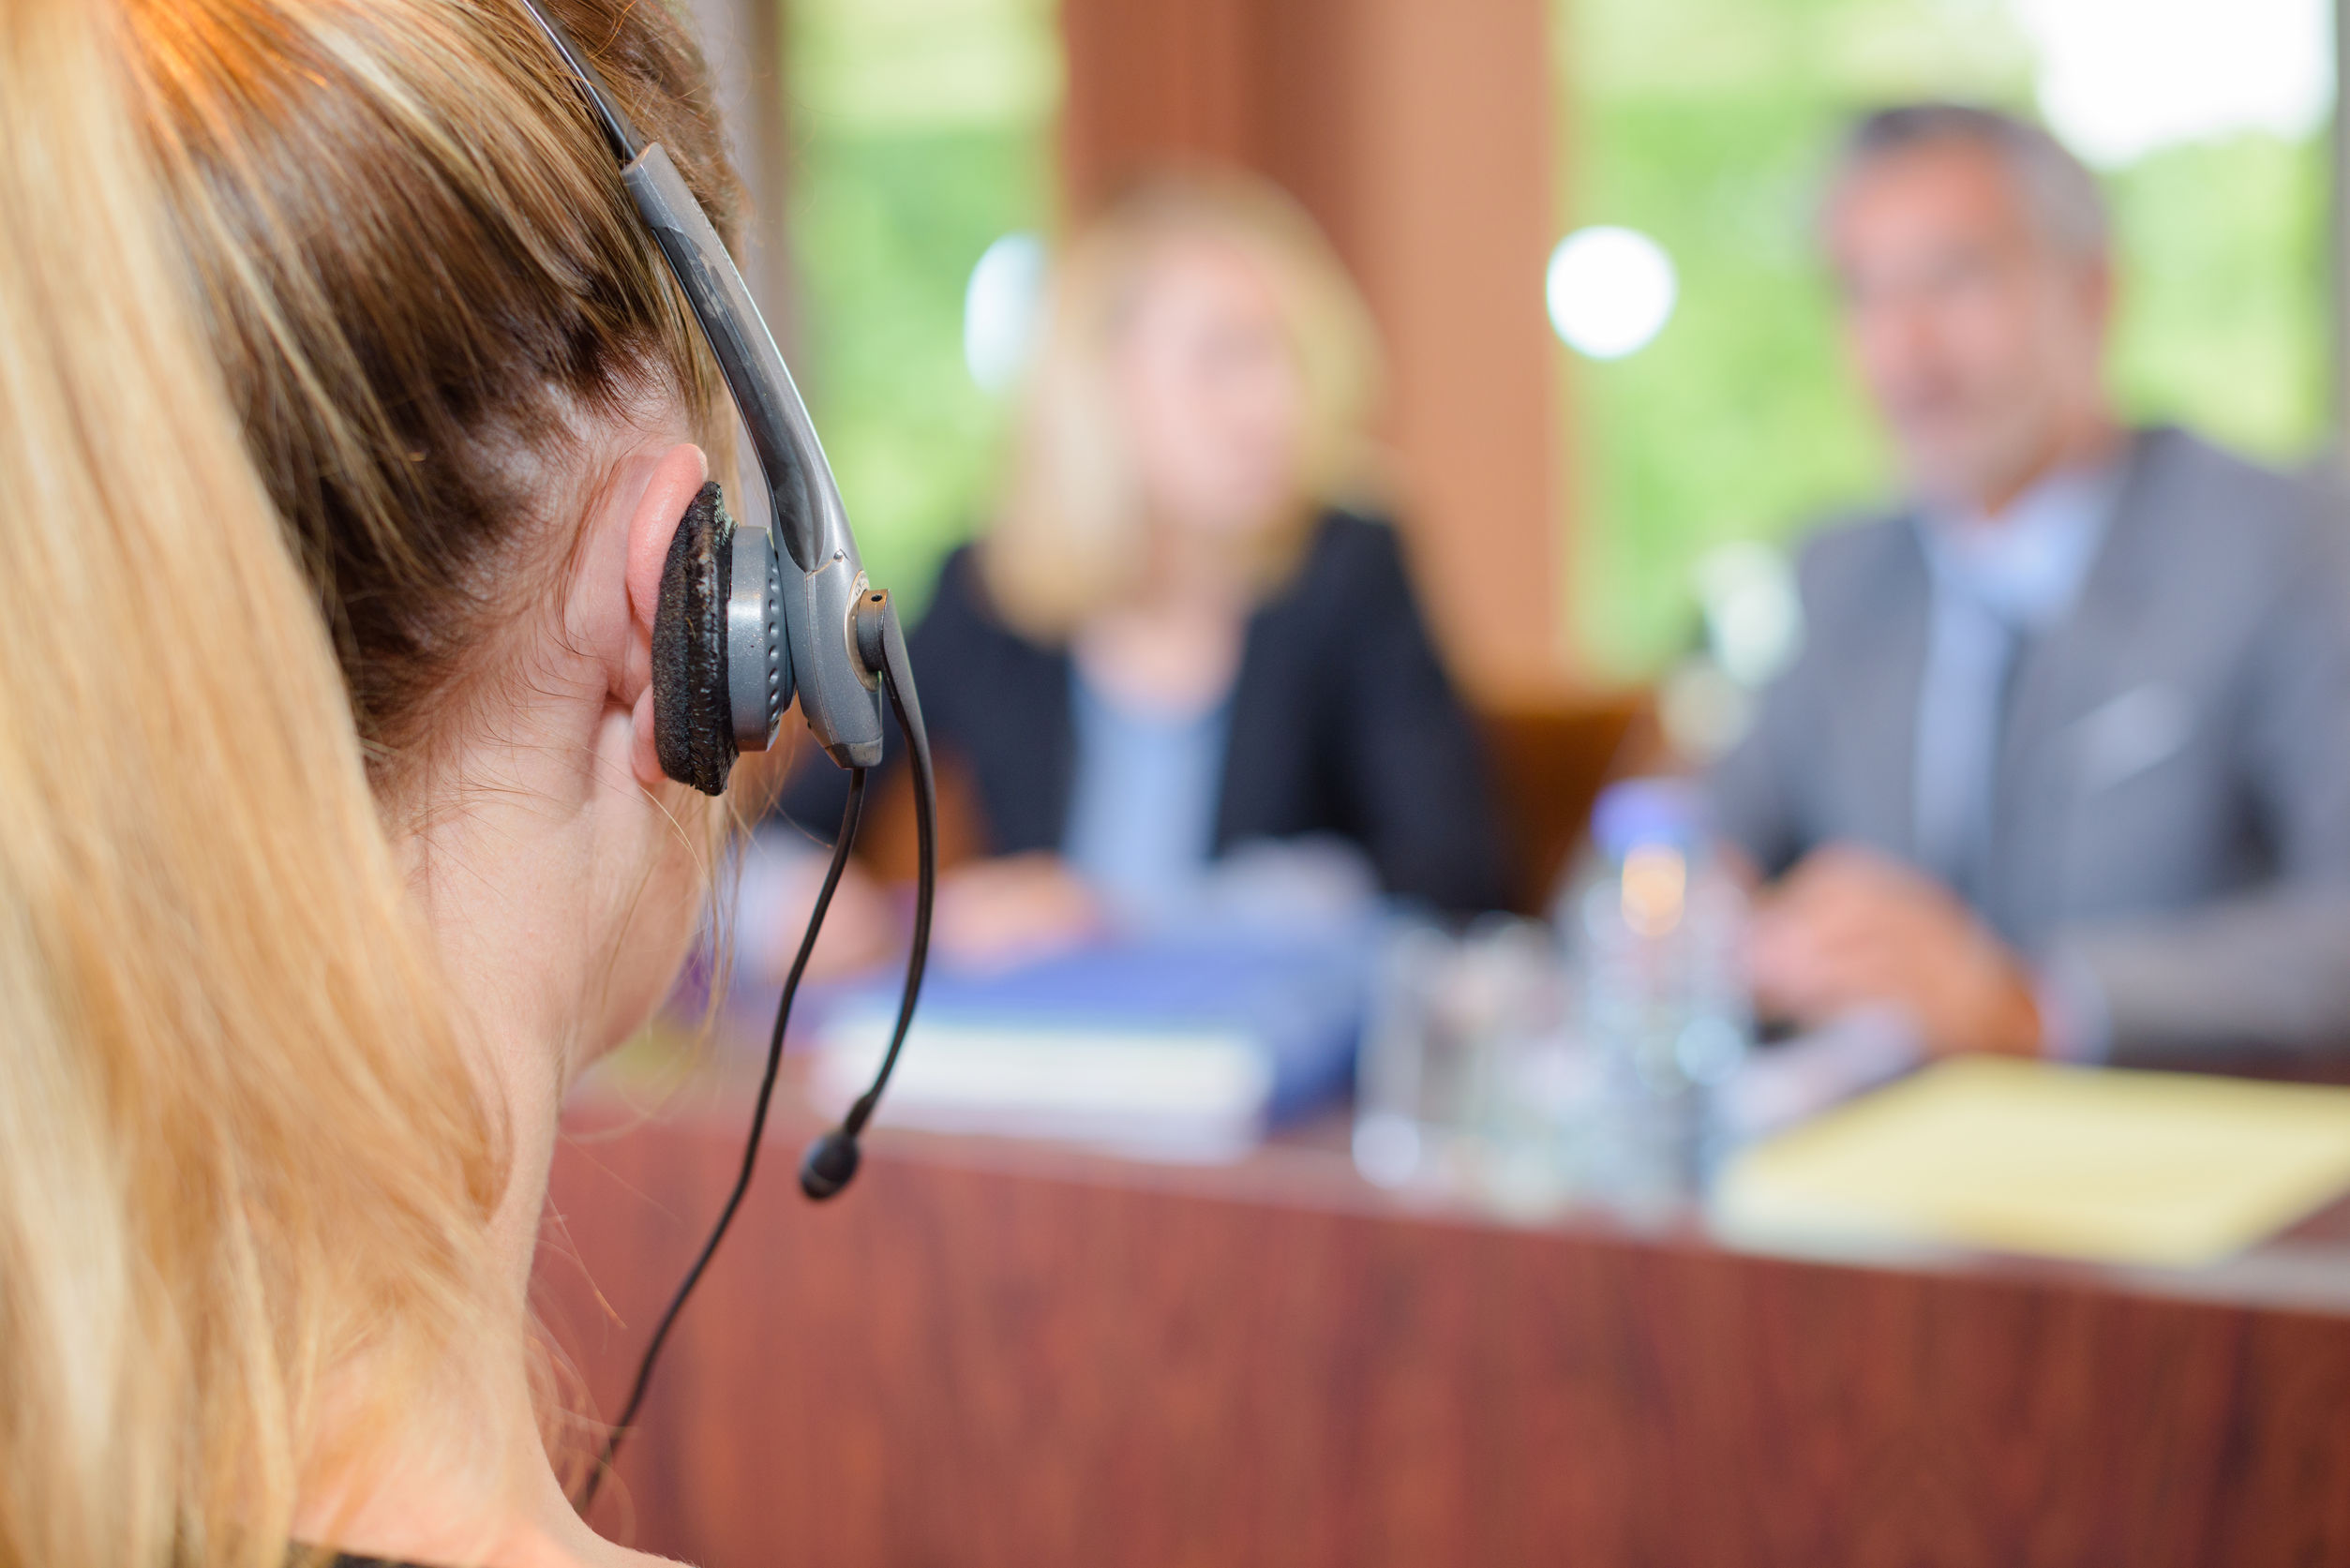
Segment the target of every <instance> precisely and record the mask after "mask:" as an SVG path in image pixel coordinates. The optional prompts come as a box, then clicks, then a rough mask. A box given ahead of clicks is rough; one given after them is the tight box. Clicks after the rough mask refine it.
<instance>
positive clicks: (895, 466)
mask: <svg viewBox="0 0 2350 1568" xmlns="http://www.w3.org/2000/svg"><path fill="white" fill-rule="evenodd" d="M789 7H790V9H789V15H790V31H789V41H788V46H787V47H788V51H789V61H788V67H789V77H788V79H789V82H790V84H791V93H792V102H791V106H790V107H791V113H792V154H793V157H792V160H791V172H790V175H789V180H790V186H789V188H788V189H787V190H786V202H787V203H788V206H789V211H790V218H791V229H792V241H793V252H794V256H795V260H796V262H797V265H798V267H799V271H800V280H801V296H800V309H799V311H798V337H799V366H800V368H801V372H802V380H803V381H804V383H805V390H806V394H807V397H808V400H809V404H810V412H811V413H812V414H813V415H814V416H815V418H816V427H817V429H818V430H819V431H820V432H821V433H822V436H823V439H824V444H825V452H826V455H828V456H830V457H831V461H832V466H833V469H834V471H835V472H836V473H837V474H838V476H839V478H840V482H841V493H842V497H843V499H844V500H846V502H847V505H848V511H849V515H850V517H851V518H852V519H853V520H854V522H855V523H856V527H857V538H858V542H859V545H860V546H861V549H862V551H863V554H864V557H865V566H866V570H867V571H868V572H869V573H871V575H872V576H873V579H874V580H875V581H876V582H877V583H881V584H885V585H887V586H888V587H890V588H891V590H894V591H895V592H897V593H898V595H899V596H900V598H901V600H902V601H903V602H905V603H906V604H907V605H908V606H909V608H917V609H918V608H919V607H920V605H921V603H922V601H923V600H924V598H925V597H926V595H927V594H928V592H929V590H930V586H931V581H932V577H933V575H934V573H935V572H936V565H937V561H938V559H939V557H941V556H942V555H944V554H945V552H946V551H947V550H948V549H949V548H950V547H951V546H952V545H954V544H955V543H956V542H957V541H959V540H961V539H962V538H964V537H965V536H966V535H967V534H968V533H969V532H970V530H972V529H973V528H974V527H976V526H977V525H978V523H979V522H980V521H981V520H982V514H983V511H984V508H985V506H986V505H987V499H988V497H989V495H990V494H991V493H992V491H993V488H994V482H995V465H996V462H997V459H998V452H999V448H1000V445H1001V437H1002V424H1003V418H1004V410H1003V408H1002V407H1001V406H1000V405H999V404H998V403H997V402H996V401H995V400H994V399H992V398H990V397H989V396H987V395H985V394H983V393H981V392H980V390H979V388H978V387H976V386H974V385H973V384H972V382H971V378H970V376H969V374H968V373H967V371H966V370H965V366H964V363H963V293H964V287H965V283H966V282H967V281H968V279H969V277H970V274H971V267H972V264H973V263H974V262H976V261H978V260H979V258H980V252H981V251H983V250H985V249H986V248H987V246H988V245H989V243H990V242H992V241H994V240H995V238H997V237H998V236H999V235H1001V234H1004V233H1005V232H1007V231H1011V230H1016V229H1040V228H1044V227H1046V226H1047V225H1048V223H1049V221H1050V218H1051V216H1052V212H1053V207H1054V202H1055V193H1054V188H1053V187H1054V173H1055V166H1054V155H1053V147H1052V129H1053V118H1054V114H1055V111H1056V109H1057V107H1058V105H1059V101H1060V82H1061V74H1060V73H1061V67H1060V57H1059V40H1058V37H1057V35H1056V33H1055V24H1054V10H1053V6H1052V0H789Z"/></svg>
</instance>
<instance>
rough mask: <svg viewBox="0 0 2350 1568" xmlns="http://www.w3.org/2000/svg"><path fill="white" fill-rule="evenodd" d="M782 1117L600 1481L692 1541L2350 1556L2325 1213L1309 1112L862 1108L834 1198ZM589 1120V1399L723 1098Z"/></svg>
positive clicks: (1885, 1557) (1139, 1556)
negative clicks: (1439, 1130) (1924, 1233)
mask: <svg viewBox="0 0 2350 1568" xmlns="http://www.w3.org/2000/svg"><path fill="white" fill-rule="evenodd" d="M784 1120H786V1123H787V1124H788V1125H786V1126H785V1127H780V1128H779V1129H778V1131H777V1133H776V1137H775V1142H774V1143H773V1145H772V1146H771V1148H770V1150H769V1152H768V1156H767V1157H768V1159H769V1160H770V1161H771V1163H769V1164H768V1165H766V1166H765V1167H764V1168H763V1170H762V1172H761V1179H760V1181H759V1183H758V1184H757V1186H756V1187H754V1189H753V1191H752V1194H751V1197H750V1199H749V1201H748V1202H747V1203H746V1205H745V1207H744V1210H743V1212H742V1215H741V1220H740V1221H739V1223H738V1226H737V1229H736V1231H735V1233H734V1235H733V1237H732V1238H731V1239H730V1240H729V1242H728V1243H727V1246H726V1250H725V1251H724V1252H722V1253H721V1254H720V1256H719V1260H718V1262H717V1263H716V1264H715V1266H714V1267H713V1270H712V1272H711V1276H710V1277H709V1278H708V1279H707V1280H706V1281H705V1282H704V1284H703V1287H702V1290H701V1293H700V1295H699V1296H698V1297H697V1299H696V1301H695V1303H694V1305H693V1307H692V1308H691V1309H690V1310H689V1312H688V1315H687V1317H686V1319H685V1322H684V1324H683V1326H682V1327H681V1330H680V1332H679V1334H678V1336H677V1337H676V1338H675V1339H674V1340H673V1341H672V1343H671V1347H670V1350H669V1351H668V1354H667V1357H666V1361H665V1364H664V1367H663V1371H662V1374H661V1377H660V1379H659V1381H658V1382H657V1384H656V1387H655V1390H654V1393H653V1396H652V1397H651V1401H650V1404H649V1406H648V1409H647V1411H646V1414H645V1417H644V1420H643V1422H642V1425H641V1426H640V1429H639V1431H638V1433H637V1434H636V1438H635V1439H634V1440H633V1441H632V1443H631V1445H630V1447H629V1448H628V1450H627V1453H626V1455H625V1456H624V1458H623V1460H622V1462H621V1471H620V1477H619V1483H618V1484H616V1485H612V1486H607V1487H606V1495H605V1498H604V1499H603V1500H602V1501H600V1502H599V1503H598V1506H597V1519H598V1522H599V1523H600V1524H602V1525H603V1526H604V1527H605V1528H606V1529H607V1530H610V1531H614V1532H616V1533H618V1534H620V1535H621V1537H622V1538H623V1539H626V1540H630V1541H632V1542H633V1543H635V1544H636V1545H639V1546H645V1547H647V1548H650V1549H653V1550H657V1551H660V1552H665V1553H668V1554H672V1555H676V1556H679V1557H682V1558H684V1559H686V1560H688V1561H694V1562H697V1563H703V1564H709V1565H712V1568H736V1565H743V1564H767V1563H802V1562H804V1563H810V1564H821V1565H823V1568H865V1565H876V1564H882V1565H895V1564H905V1565H907V1568H932V1565H939V1568H944V1565H950V1564H1004V1565H1008V1568H1009V1565H1015V1564H1016V1565H1019V1568H1049V1565H1053V1564H1062V1563H1067V1564H1073V1565H1084V1568H1113V1565H1122V1564H1153V1565H1157V1564H1191V1563H1200V1564H1209V1563H1212V1564H1220V1565H1223V1564H1231V1565H1242V1564H1257V1563H1263V1564H1268V1565H1271V1564H1279V1565H1280V1568H1308V1565H1317V1564H1349V1565H1353V1564H1390V1563H1392V1564H1412V1565H1414V1568H1418V1565H1426V1564H1514V1563H1546V1564H1547V1563H1574V1564H1597V1565H1609V1564H1651V1563H1654V1564H1660V1565H1667V1564H1670V1565H1678V1564H1692V1565H1724V1568H1727V1565H1736V1564H1781V1563H1784V1564H1804V1565H1806V1568H1809V1565H1815V1564H1837V1563H1854V1564H1877V1563H1884V1564H1900V1565H1904V1568H1908V1565H1941V1564H1951V1565H1957V1564H1978V1563H1980V1564H2000V1565H2002V1568H2006V1565H2024V1564H2041V1563H2045V1564H2063V1565H2067V1568H2071V1565H2075V1564H2103V1563H2127V1564H2169V1563H2177V1564H2237V1563H2242V1564H2253V1563H2279V1564H2283V1563H2294V1564H2303V1563H2307V1564H2316V1563H2337V1562H2350V1225H2345V1224H2344V1223H2343V1218H2344V1217H2343V1216H2341V1215H2334V1216H2330V1217H2326V1218H2323V1219H2321V1221H2319V1222H2317V1223H2314V1224H2313V1225H2312V1226H2309V1227H2304V1229H2303V1231H2302V1232H2298V1233H2297V1234H2296V1235H2295V1236H2292V1237H2288V1238H2286V1239H2284V1240H2283V1241H2281V1242H2280V1243H2277V1244H2275V1245H2272V1246H2270V1247H2266V1248H2263V1249H2260V1250H2258V1251H2256V1252H2254V1253H2253V1254H2252V1255H2250V1256H2248V1257H2246V1258H2244V1259H2242V1260H2239V1261H2238V1262H2235V1263H2231V1264H2229V1265H2226V1266H2224V1267H2223V1268H2220V1269H2216V1270H2212V1271H2209V1272H2208V1273H2204V1274H2198V1275H2187V1276H2163V1275H2157V1274H2134V1275H2133V1274H2125V1273H2118V1272H2115V1271H2110V1270H2096V1269H2088V1268H2077V1267H2058V1266H2052V1265H2044V1264H2039V1265H2036V1264H2027V1263H2022V1262H1999V1261H1992V1260H1982V1259H1968V1258H1958V1257H1949V1256H1935V1255H1930V1254H1923V1253H1921V1254H1918V1255H1915V1256H1910V1257H1906V1258H1902V1259H1898V1260H1895V1259H1892V1258H1888V1257H1884V1256H1881V1255H1872V1256H1870V1257H1865V1258H1844V1259H1836V1258H1825V1257H1795V1256H1788V1255H1771V1254H1765V1253H1761V1252H1757V1251H1751V1250H1739V1249H1735V1248H1731V1247H1726V1246H1723V1245H1720V1244H1718V1243H1715V1242H1713V1241H1710V1240H1708V1239H1707V1238H1705V1237H1703V1236H1702V1235H1699V1234H1695V1233H1689V1232H1682V1233H1675V1234H1667V1235H1646V1236H1643V1235H1634V1234H1627V1233H1623V1232H1614V1231H1610V1230H1609V1229H1608V1228H1607V1227H1606V1226H1604V1225H1601V1224H1599V1223H1597V1222H1595V1221H1576V1222H1569V1223H1554V1224H1551V1225H1549V1226H1545V1227H1539V1228H1534V1227H1524V1226H1514V1225H1511V1224H1509V1223H1506V1222H1504V1221H1502V1220H1499V1219H1496V1218H1492V1217H1487V1216H1483V1215H1480V1214H1478V1213H1476V1212H1474V1211H1471V1210H1468V1209H1464V1208H1459V1207H1449V1208H1429V1207H1419V1208H1414V1207H1413V1206H1410V1205H1408V1204H1405V1203H1403V1202H1400V1201H1398V1200H1395V1199H1393V1198H1391V1197H1389V1196H1388V1195H1385V1194H1383V1193H1380V1192H1378V1191H1376V1190H1375V1189H1372V1188H1370V1187H1366V1186H1365V1185H1363V1184H1361V1183H1360V1182H1359V1181H1357V1180H1356V1178H1355V1175H1354V1173H1353V1171H1352V1169H1351V1167H1350V1166H1349V1165H1348V1163H1347V1161H1346V1159H1345V1157H1344V1154H1343V1152H1342V1151H1341V1150H1340V1149H1338V1148H1335V1147H1328V1146H1320V1145H1319V1144H1317V1143H1316V1142H1314V1141H1312V1140H1308V1141H1307V1142H1306V1143H1304V1144H1303V1145H1300V1144H1297V1143H1294V1142H1293V1143H1286V1144H1278V1145H1276V1146H1274V1147H1271V1148H1268V1149H1266V1150H1265V1151H1264V1152H1262V1153H1260V1154H1259V1155H1257V1156H1255V1157H1252V1158H1250V1160H1248V1161H1246V1162H1243V1163H1241V1164H1239V1165H1236V1166H1230V1167H1221V1168H1212V1169H1175V1168H1163V1167H1151V1166H1145V1165H1138V1164H1133V1163H1129V1162H1125V1161H1121V1160H1118V1159H1115V1158H1112V1157H1102V1156H1093V1155H1087V1154H1083V1153H1078V1152H1073V1151H1064V1150H1053V1149H1047V1148H1043V1147H1039V1146H1030V1145H1021V1144H1011V1143H996V1142H989V1141H985V1140H949V1139H940V1138H927V1137H921V1136H918V1135H914V1134H909V1133H891V1132H889V1131H887V1130H884V1131H881V1132H879V1133H877V1134H876V1135H875V1136H873V1137H872V1138H870V1139H869V1140H868V1143H867V1157H866V1165H865V1170H864V1172H863V1173H862V1174H861V1176H860V1177H859V1179H858V1183H857V1186H856V1187H854V1188H853V1189H852V1191H851V1192H850V1193H849V1194H847V1195H846V1197H845V1198H844V1199H843V1200H842V1201H840V1202H837V1203H834V1204H832V1205H830V1206H826V1207H816V1206H814V1205H811V1204H808V1203H806V1202H804V1201H803V1200H801V1198H800V1196H799V1194H798V1192H797V1190H796V1188H795V1187H794V1186H793V1183H792V1168H793V1165H794V1163H795V1161H796V1159H797V1157H798V1154H799V1150H800V1146H801V1142H803V1141H804V1138H805V1136H806V1135H807V1133H808V1132H809V1131H810V1130H812V1126H811V1124H809V1123H808V1122H807V1121H806V1120H805V1119H804V1118H803V1117H798V1116H786V1117H785V1118H784ZM572 1122H573V1125H574V1131H575V1136H574V1137H573V1139H572V1140H571V1141H570V1142H568V1143H567V1145H566V1147H565V1148H564V1149H563V1151H562V1152H561V1156H560V1157H559V1158H558V1160H557V1163H556V1170H555V1179H554V1213H555V1216H556V1217H553V1218H551V1219H550V1222H549V1232H548V1244H547V1246H546V1247H545V1248H544V1249H543V1252H542V1262H541V1267H540V1278H541V1296H542V1298H543V1306H544V1310H545V1314H546V1321H547V1322H548V1323H549V1325H550V1328H551V1329H552V1330H553V1332H554V1333H555V1335H556V1337H557V1339H558V1341H559V1342H560V1343H561V1344H563V1345H564V1346H565V1347H566V1348H567V1349H568V1350H569V1351H570V1352H571V1353H572V1355H573V1356H574V1357H575V1359H576V1365H577V1366H578V1368H579V1369H580V1371H581V1372H582V1373H583V1374H584V1376H585V1379H586V1382H587V1385H588V1388H589V1390H590V1391H591V1395H592V1396H593V1399H594V1402H595V1408H597V1409H599V1410H601V1411H605V1412H606V1413H609V1412H611V1411H615V1410H617V1408H618V1406H619V1403H620V1399H621V1395H622V1393H623V1392H624V1389H625V1384H626V1379H627V1374H628V1372H629V1370H630V1368H631V1367H632V1366H633V1363H634V1359H635V1357H636V1353H637V1351H638V1349H639V1348H640V1346H641V1344H642V1342H643V1337H644V1335H645V1333H646V1332H647V1330H648V1329H649V1328H650V1327H651V1323H652V1322H653V1320H654V1318H655V1317H656V1315H657V1313H658V1311H659V1308H660V1306H661V1304H662V1302H663V1301H664V1300H666V1296H667V1293H668V1292H669V1291H670V1289H671V1287H672V1285H673V1284H674V1282H675V1280H676V1278H677V1276H678V1273H679V1271H680V1269H681V1267H682V1266H683V1264H684V1262H685V1261H686V1259H687V1258H688V1257H689V1256H690V1254H691V1251H692V1249H693V1247H694V1246H695V1244H696V1242H697V1241H698V1240H699V1238H700V1236H701V1235H702V1233H703V1231H704V1228H705V1227H706V1226H707V1224H708V1222H709V1220H710V1218H711V1216H712V1215H713V1214H714V1212H715V1210H716V1207H717V1204H718V1202H719V1201H720V1199H721V1197H722V1196H723V1194H724V1191H725V1188H726V1183H727V1180H728V1178H729V1177H730V1175H731V1173H732V1171H733V1167H734V1164H735V1162H736V1160H737V1158H738V1157H739V1156H740V1152H741V1146H740V1139H741V1129H742V1127H743V1125H744V1108H743V1105H742V1104H741V1103H740V1102H739V1101H729V1102H727V1103H725V1104H721V1105H715V1106H710V1107H706V1108H702V1109H694V1108H691V1107H688V1108H676V1107H673V1108H672V1109H671V1110H670V1111H668V1112H667V1113H665V1115H664V1117H663V1118H662V1119H661V1120H658V1121H652V1122H644V1121H638V1120H634V1119H632V1118H629V1117H627V1116H625V1115H622V1114H621V1113H616V1112H614V1111H611V1110H609V1109H598V1108H597V1107H595V1106H592V1105H591V1106H586V1107H580V1108H575V1113H574V1115H573V1117H572ZM1325 1142H1326V1141H1325ZM591 1282H592V1284H591Z"/></svg>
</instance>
